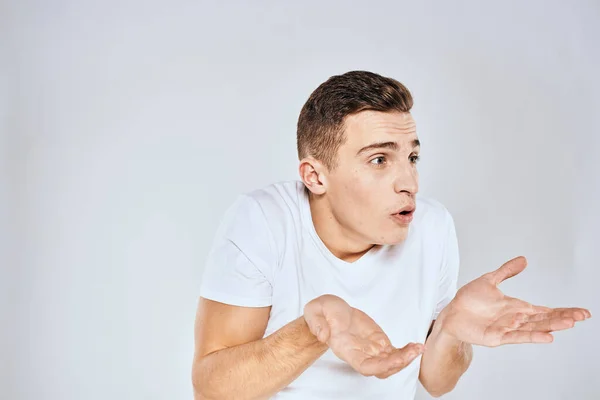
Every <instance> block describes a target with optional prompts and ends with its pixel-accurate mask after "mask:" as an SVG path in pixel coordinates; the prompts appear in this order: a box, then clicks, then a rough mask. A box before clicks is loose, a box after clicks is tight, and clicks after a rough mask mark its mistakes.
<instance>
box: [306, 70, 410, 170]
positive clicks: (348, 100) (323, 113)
mask: <svg viewBox="0 0 600 400" xmlns="http://www.w3.org/2000/svg"><path fill="white" fill-rule="evenodd" d="M412 106H413V98H412V95H411V94H410V91H409V90H408V89H407V88H406V87H405V86H404V85H402V84H401V83H400V82H398V81H397V80H395V79H392V78H387V77H384V76H381V75H378V74H375V73H373V72H368V71H350V72H346V73H345V74H343V75H335V76H332V77H330V78H329V79H327V80H326V81H325V82H323V83H322V84H321V85H319V87H318V88H316V89H315V91H314V92H312V93H311V95H310V97H309V98H308V100H307V101H306V103H304V106H303V107H302V111H300V117H299V118H298V127H297V136H296V140H297V146H298V157H299V159H303V158H304V157H307V156H313V157H315V158H316V159H317V160H319V161H321V162H322V163H324V164H325V165H326V166H327V168H328V169H330V170H331V169H334V168H335V166H336V162H337V151H338V149H339V148H340V146H341V145H342V144H343V143H344V141H345V136H344V120H345V118H346V117H347V116H349V115H352V114H356V113H359V112H361V111H366V110H373V111H382V112H410V110H411V108H412Z"/></svg>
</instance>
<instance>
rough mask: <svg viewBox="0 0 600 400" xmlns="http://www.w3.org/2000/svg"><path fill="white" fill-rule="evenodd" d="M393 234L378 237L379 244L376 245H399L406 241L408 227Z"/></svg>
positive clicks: (396, 230)
mask: <svg viewBox="0 0 600 400" xmlns="http://www.w3.org/2000/svg"><path fill="white" fill-rule="evenodd" d="M394 231H395V232H390V233H389V234H387V235H385V236H383V237H379V238H378V239H379V242H380V243H376V244H378V245H395V244H400V243H402V242H404V241H405V240H406V237H407V236H408V227H406V228H403V229H397V228H396V229H395V230H394Z"/></svg>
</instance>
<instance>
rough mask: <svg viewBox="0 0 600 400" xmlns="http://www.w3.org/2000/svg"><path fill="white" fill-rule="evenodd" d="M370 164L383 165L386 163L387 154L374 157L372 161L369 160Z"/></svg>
mask: <svg viewBox="0 0 600 400" xmlns="http://www.w3.org/2000/svg"><path fill="white" fill-rule="evenodd" d="M369 163H370V164H373V165H377V166H379V165H383V164H385V156H379V157H375V158H374V159H372V160H371V161H369Z"/></svg>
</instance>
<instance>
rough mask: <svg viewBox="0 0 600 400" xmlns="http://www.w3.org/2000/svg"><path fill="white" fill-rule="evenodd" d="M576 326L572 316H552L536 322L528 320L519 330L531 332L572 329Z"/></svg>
mask: <svg viewBox="0 0 600 400" xmlns="http://www.w3.org/2000/svg"><path fill="white" fill-rule="evenodd" d="M573 326H575V321H574V320H573V319H571V318H552V319H544V320H541V321H536V322H527V323H525V324H523V325H521V326H520V327H519V328H518V330H520V331H529V332H553V331H562V330H565V329H570V328H572V327H573Z"/></svg>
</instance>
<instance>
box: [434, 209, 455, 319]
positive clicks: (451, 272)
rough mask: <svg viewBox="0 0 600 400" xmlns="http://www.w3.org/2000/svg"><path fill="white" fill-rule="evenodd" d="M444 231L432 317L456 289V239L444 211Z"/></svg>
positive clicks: (445, 303) (449, 217) (453, 227)
mask: <svg viewBox="0 0 600 400" xmlns="http://www.w3.org/2000/svg"><path fill="white" fill-rule="evenodd" d="M446 221H447V222H446V231H445V235H444V241H445V243H444V247H443V256H442V265H441V269H440V281H439V286H438V298H437V305H436V307H435V311H434V313H433V319H436V318H437V317H438V315H439V314H440V312H441V311H442V310H443V309H444V308H445V307H446V306H447V305H448V303H450V301H452V299H453V298H454V296H455V295H456V292H457V290H458V288H457V285H458V270H459V264H460V257H459V251H458V239H457V237H456V228H455V226H454V219H453V218H452V215H451V214H450V213H449V212H447V211H446Z"/></svg>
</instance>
